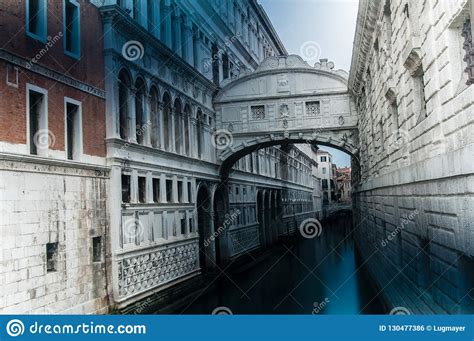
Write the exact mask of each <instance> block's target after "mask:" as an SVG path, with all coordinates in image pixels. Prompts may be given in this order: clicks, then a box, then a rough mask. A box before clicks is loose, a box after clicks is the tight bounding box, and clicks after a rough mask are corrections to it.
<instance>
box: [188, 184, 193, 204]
mask: <svg viewBox="0 0 474 341" xmlns="http://www.w3.org/2000/svg"><path fill="white" fill-rule="evenodd" d="M188 202H193V193H192V186H191V183H190V182H188Z"/></svg>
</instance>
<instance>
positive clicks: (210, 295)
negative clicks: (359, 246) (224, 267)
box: [176, 217, 383, 314]
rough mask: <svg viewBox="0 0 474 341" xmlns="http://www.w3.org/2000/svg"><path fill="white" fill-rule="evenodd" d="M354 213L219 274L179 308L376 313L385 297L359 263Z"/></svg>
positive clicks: (199, 311) (191, 311)
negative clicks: (310, 236) (353, 230)
mask: <svg viewBox="0 0 474 341" xmlns="http://www.w3.org/2000/svg"><path fill="white" fill-rule="evenodd" d="M360 265H361V262H360V260H359V259H358V257H357V254H356V251H355V247H354V241H353V239H352V234H351V219H350V217H345V218H339V219H338V220H336V221H333V222H331V223H327V224H324V228H323V233H322V234H321V236H319V237H317V238H315V239H300V240H298V241H297V242H295V243H291V244H286V245H280V246H278V247H277V248H276V249H275V252H273V253H272V254H271V255H270V256H269V257H267V258H266V259H265V260H263V261H261V262H259V263H257V264H256V265H254V266H248V267H246V268H245V269H241V270H240V271H239V272H233V273H228V272H226V275H225V274H221V275H220V276H219V278H218V279H214V282H213V284H212V285H210V286H209V287H208V288H207V289H206V290H203V291H200V292H197V293H196V295H195V297H194V298H193V299H192V300H191V301H190V302H188V303H187V304H186V305H185V306H184V307H181V308H180V309H179V310H178V311H176V313H185V314H208V313H211V312H212V311H213V310H214V309H215V308H216V307H219V306H225V307H228V308H230V309H231V310H232V312H233V313H234V314H311V313H313V314H314V313H317V314H367V313H369V314H377V313H383V308H382V304H381V302H380V301H379V300H378V297H377V295H376V292H375V291H374V290H373V288H372V287H371V283H370V279H369V278H368V276H367V275H366V274H365V272H364V271H363V270H361V269H360Z"/></svg>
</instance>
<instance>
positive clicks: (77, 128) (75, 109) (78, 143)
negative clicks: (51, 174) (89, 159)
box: [65, 100, 82, 160]
mask: <svg viewBox="0 0 474 341" xmlns="http://www.w3.org/2000/svg"><path fill="white" fill-rule="evenodd" d="M65 104H66V154H67V158H68V159H69V160H79V159H80V155H81V153H82V117H81V116H82V115H81V107H80V105H78V104H75V103H72V102H70V101H69V100H66V101H65Z"/></svg>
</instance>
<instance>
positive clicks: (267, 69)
mask: <svg viewBox="0 0 474 341" xmlns="http://www.w3.org/2000/svg"><path fill="white" fill-rule="evenodd" d="M347 79H348V74H347V73H346V72H345V71H343V70H334V64H333V63H332V62H328V61H327V60H325V59H322V60H321V61H320V62H318V63H316V64H315V65H314V66H313V67H312V66H310V65H308V64H307V63H306V62H305V61H304V60H303V59H301V57H299V56H297V55H290V56H280V57H270V58H267V59H266V60H264V61H263V62H262V63H261V64H260V66H259V67H258V69H257V70H256V71H255V72H252V73H250V74H244V75H241V76H240V77H239V78H237V79H234V80H230V81H228V83H227V84H225V83H224V84H223V88H222V90H221V91H220V92H219V93H218V94H217V96H216V97H215V101H214V104H215V108H216V113H217V114H216V127H217V130H216V133H215V142H216V146H217V148H218V150H219V155H218V158H219V161H220V163H221V166H220V174H221V176H222V177H223V178H226V177H227V176H228V173H229V170H230V169H231V168H232V165H233V164H234V163H235V162H236V161H237V160H238V159H240V158H241V157H243V156H245V155H246V154H249V153H251V152H253V151H255V150H258V149H260V148H265V147H269V146H272V145H283V144H287V143H311V144H319V145H327V146H330V147H333V148H336V149H339V150H342V151H344V152H346V153H348V154H350V155H351V156H352V157H353V159H354V160H356V161H357V154H358V147H357V146H358V132H357V123H358V113H357V110H356V106H355V103H354V102H353V100H352V99H351V97H350V95H349V92H348V88H347Z"/></svg>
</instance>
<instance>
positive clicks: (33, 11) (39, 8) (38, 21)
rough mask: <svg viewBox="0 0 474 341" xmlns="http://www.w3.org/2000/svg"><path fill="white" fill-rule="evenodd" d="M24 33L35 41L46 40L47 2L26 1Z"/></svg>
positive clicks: (38, 0) (43, 0)
mask: <svg viewBox="0 0 474 341" xmlns="http://www.w3.org/2000/svg"><path fill="white" fill-rule="evenodd" d="M26 33H27V34H28V35H29V36H30V37H32V38H34V39H37V40H40V41H42V42H46V39H47V37H46V36H47V1H46V0H27V1H26Z"/></svg>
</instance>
